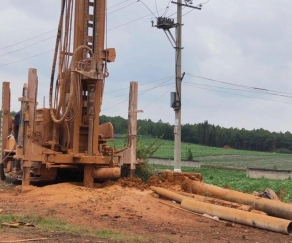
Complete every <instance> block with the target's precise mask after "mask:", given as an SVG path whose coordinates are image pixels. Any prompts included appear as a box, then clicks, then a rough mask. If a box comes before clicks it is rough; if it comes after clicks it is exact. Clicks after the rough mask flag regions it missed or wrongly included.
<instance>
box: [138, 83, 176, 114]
mask: <svg viewBox="0 0 292 243" xmlns="http://www.w3.org/2000/svg"><path fill="white" fill-rule="evenodd" d="M171 89H173V87H171V88H170V89H168V90H167V91H166V92H164V93H163V94H162V95H160V96H159V97H158V98H156V99H155V100H153V101H151V102H150V103H148V104H147V105H146V106H144V107H143V108H142V110H144V109H145V108H146V107H148V106H149V105H151V104H152V103H153V102H155V101H156V100H159V99H160V98H161V97H162V96H164V95H165V94H166V93H168V92H169V91H170V90H171Z"/></svg>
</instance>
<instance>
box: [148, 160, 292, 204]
mask: <svg viewBox="0 0 292 243" xmlns="http://www.w3.org/2000/svg"><path fill="white" fill-rule="evenodd" d="M151 167H152V168H153V169H155V170H157V169H170V170H173V167H172V166H163V165H152V166H151ZM182 171H185V172H198V173H201V174H202V175H203V181H204V182H205V183H208V184H212V185H216V186H220V187H226V186H227V187H230V188H231V189H234V190H238V191H242V192H246V193H253V192H254V191H257V192H260V191H262V190H264V189H266V188H270V189H272V190H274V191H275V192H276V194H277V195H278V196H279V197H280V198H281V199H282V200H283V201H285V202H292V180H290V179H287V180H269V179H264V178H262V179H252V178H247V177H246V174H245V172H243V171H236V170H224V169H210V168H189V167H182Z"/></svg>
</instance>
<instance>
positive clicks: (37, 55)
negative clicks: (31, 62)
mask: <svg viewBox="0 0 292 243" xmlns="http://www.w3.org/2000/svg"><path fill="white" fill-rule="evenodd" d="M54 50H55V49H53V50H50V51H46V52H42V53H39V54H37V55H34V56H30V57H27V58H24V59H21V60H17V61H15V62H10V63H6V64H3V65H0V67H4V66H7V65H10V64H13V63H17V62H21V61H24V60H27V59H30V58H34V57H37V56H41V55H43V54H46V53H49V52H52V51H54Z"/></svg>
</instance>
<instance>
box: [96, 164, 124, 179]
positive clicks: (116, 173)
mask: <svg viewBox="0 0 292 243" xmlns="http://www.w3.org/2000/svg"><path fill="white" fill-rule="evenodd" d="M91 175H92V177H93V178H95V179H100V180H109V179H118V178H120V177H121V168H120V167H113V168H108V167H103V168H95V169H93V171H92V174H91Z"/></svg>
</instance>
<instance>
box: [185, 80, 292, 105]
mask: <svg viewBox="0 0 292 243" xmlns="http://www.w3.org/2000/svg"><path fill="white" fill-rule="evenodd" d="M184 85H186V86H192V87H196V86H195V85H189V84H184ZM196 88H199V89H205V90H211V91H215V92H219V93H224V94H231V95H235V96H242V97H249V98H253V99H259V100H267V101H272V102H278V103H284V104H292V103H290V102H285V101H278V100H270V99H264V98H259V97H254V96H249V95H242V94H235V93H229V92H225V91H220V90H214V89H209V88H202V87H196Z"/></svg>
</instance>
